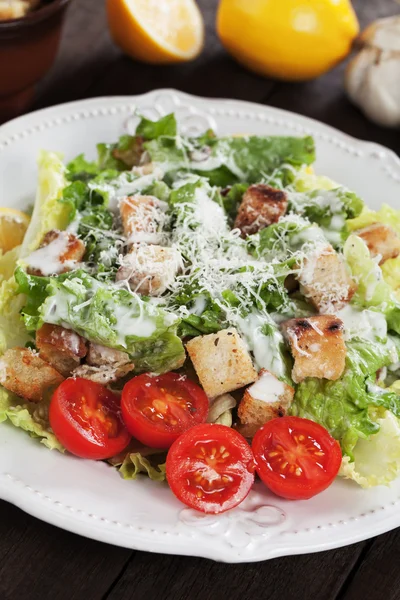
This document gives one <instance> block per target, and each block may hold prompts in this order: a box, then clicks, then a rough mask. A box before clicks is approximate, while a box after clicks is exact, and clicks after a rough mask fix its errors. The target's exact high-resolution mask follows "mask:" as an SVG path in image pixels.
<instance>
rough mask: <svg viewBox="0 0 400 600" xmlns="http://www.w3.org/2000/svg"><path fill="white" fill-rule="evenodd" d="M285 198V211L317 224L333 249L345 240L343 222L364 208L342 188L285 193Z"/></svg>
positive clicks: (356, 198)
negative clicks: (286, 202)
mask: <svg viewBox="0 0 400 600" xmlns="http://www.w3.org/2000/svg"><path fill="white" fill-rule="evenodd" d="M288 198H289V210H291V211H293V212H295V213H296V214H299V215H301V216H303V217H305V218H307V219H309V220H310V221H311V222H312V223H317V225H319V226H320V227H321V228H322V230H323V232H324V233H325V236H326V238H327V239H328V240H329V242H331V244H333V245H334V246H336V247H340V246H341V245H342V243H343V242H344V241H345V239H346V237H348V230H347V227H346V219H349V218H351V217H356V216H357V215H359V214H360V212H361V211H362V208H363V206H364V203H363V201H362V200H361V199H360V198H359V197H358V196H357V195H356V194H354V193H353V192H349V191H348V190H346V189H345V188H342V187H337V188H335V189H331V190H323V189H317V190H312V191H309V192H288Z"/></svg>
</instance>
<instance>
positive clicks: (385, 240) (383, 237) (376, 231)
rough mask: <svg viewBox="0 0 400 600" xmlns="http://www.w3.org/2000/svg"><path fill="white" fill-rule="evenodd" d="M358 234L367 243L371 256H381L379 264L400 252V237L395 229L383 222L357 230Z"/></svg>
mask: <svg viewBox="0 0 400 600" xmlns="http://www.w3.org/2000/svg"><path fill="white" fill-rule="evenodd" d="M356 234H357V235H358V236H359V237H360V238H362V239H363V240H364V242H365V243H366V244H367V246H368V248H369V251H370V253H371V256H380V257H381V259H380V261H379V264H380V265H381V264H382V263H384V262H385V260H388V259H389V258H396V257H397V256H399V254H400V238H399V237H398V236H397V233H396V232H395V230H394V229H392V228H391V227H389V225H383V223H374V224H373V225H370V226H369V227H364V229H360V230H359V231H356Z"/></svg>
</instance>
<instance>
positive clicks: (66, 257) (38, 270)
mask: <svg viewBox="0 0 400 600" xmlns="http://www.w3.org/2000/svg"><path fill="white" fill-rule="evenodd" d="M85 251H86V248H85V244H84V243H83V242H82V240H80V239H79V238H77V237H76V235H74V234H73V233H68V232H67V231H58V230H56V229H53V230H52V231H49V232H48V233H46V235H45V236H44V238H43V240H42V243H41V245H40V247H39V248H38V249H37V250H35V251H34V252H32V254H30V255H29V256H28V258H27V259H26V262H27V264H28V268H27V272H28V273H29V274H30V275H38V276H41V277H46V276H48V275H57V274H59V273H66V272H67V271H72V270H73V269H76V268H77V265H78V263H79V262H80V261H81V260H82V259H83V257H84V254H85Z"/></svg>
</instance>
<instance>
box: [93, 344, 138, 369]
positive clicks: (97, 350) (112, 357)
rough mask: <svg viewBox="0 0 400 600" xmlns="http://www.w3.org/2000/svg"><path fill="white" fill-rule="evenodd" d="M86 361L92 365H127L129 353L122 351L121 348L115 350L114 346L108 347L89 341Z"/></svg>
mask: <svg viewBox="0 0 400 600" xmlns="http://www.w3.org/2000/svg"><path fill="white" fill-rule="evenodd" d="M86 362H87V364H88V365H92V367H103V366H105V365H107V366H116V365H126V364H127V363H128V362H129V354H127V353H126V352H121V350H114V348H107V346H102V345H101V344H94V343H93V342H89V350H88V353H87V356H86Z"/></svg>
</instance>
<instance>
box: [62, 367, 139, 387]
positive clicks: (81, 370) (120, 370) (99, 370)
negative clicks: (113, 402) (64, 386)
mask: <svg viewBox="0 0 400 600" xmlns="http://www.w3.org/2000/svg"><path fill="white" fill-rule="evenodd" d="M134 368H135V365H134V364H133V363H126V364H123V365H121V364H119V365H115V366H114V365H103V366H101V367H92V366H91V365H80V366H79V367H77V368H76V369H75V370H74V371H73V372H72V377H83V378H84V379H89V380H90V381H94V382H95V383H101V384H102V385H109V384H110V383H115V382H116V381H118V379H121V378H122V377H125V375H128V373H130V372H131V371H133V369H134Z"/></svg>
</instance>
